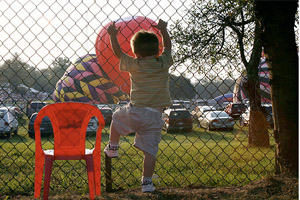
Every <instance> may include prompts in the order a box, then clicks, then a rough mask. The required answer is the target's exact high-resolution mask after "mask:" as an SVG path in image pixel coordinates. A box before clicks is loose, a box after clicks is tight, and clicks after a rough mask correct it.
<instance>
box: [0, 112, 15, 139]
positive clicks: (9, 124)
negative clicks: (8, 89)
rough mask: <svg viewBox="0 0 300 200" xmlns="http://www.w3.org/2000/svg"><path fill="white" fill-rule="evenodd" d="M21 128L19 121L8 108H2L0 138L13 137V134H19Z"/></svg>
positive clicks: (0, 113)
mask: <svg viewBox="0 0 300 200" xmlns="http://www.w3.org/2000/svg"><path fill="white" fill-rule="evenodd" d="M18 128H19V123H18V119H17V117H16V116H15V115H13V114H12V113H11V112H10V111H9V109H8V108H7V107H1V108H0V136H6V137H7V138H10V137H11V134H12V133H14V134H17V133H18Z"/></svg>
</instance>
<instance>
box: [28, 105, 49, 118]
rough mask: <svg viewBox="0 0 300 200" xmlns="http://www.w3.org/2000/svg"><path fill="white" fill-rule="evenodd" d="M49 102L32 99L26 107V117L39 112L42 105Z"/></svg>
mask: <svg viewBox="0 0 300 200" xmlns="http://www.w3.org/2000/svg"><path fill="white" fill-rule="evenodd" d="M48 104H49V103H47V102H43V101H32V102H30V103H29V104H28V105H27V107H26V115H27V116H28V118H30V117H31V115H32V114H33V113H35V112H39V111H40V110H41V109H42V108H43V107H44V106H46V105H48Z"/></svg>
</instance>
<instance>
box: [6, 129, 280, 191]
mask: <svg viewBox="0 0 300 200" xmlns="http://www.w3.org/2000/svg"><path fill="white" fill-rule="evenodd" d="M108 131H109V127H106V128H105V129H104V130H103V133H102V149H103V148H104V147H105V145H106V144H107V141H108V136H109V135H108ZM271 131H272V130H270V135H271V134H272V132H271ZM94 139H95V138H94V136H89V140H90V142H88V143H87V146H90V147H91V143H92V142H93V141H94ZM121 139H122V141H121V149H120V157H119V159H112V178H113V188H129V187H130V188H132V187H139V181H140V178H141V174H142V163H143V154H142V152H140V151H138V150H137V149H136V148H134V147H133V140H134V134H132V135H129V136H127V137H122V138H121ZM247 141H248V140H247V127H243V128H241V127H239V126H237V125H236V126H235V129H234V131H233V132H229V131H205V130H204V129H202V128H199V127H197V126H196V124H195V125H194V130H193V131H192V132H190V133H172V134H168V133H166V132H163V134H162V141H161V143H160V146H159V147H160V148H159V152H158V155H157V164H156V168H155V174H157V175H158V176H159V180H154V181H155V182H156V183H158V182H159V185H158V186H157V187H166V186H171V187H172V186H188V185H193V184H195V185H208V186H229V185H244V184H247V183H249V182H251V181H254V180H257V179H260V178H262V177H265V176H270V175H273V174H274V159H275V158H274V156H275V155H274V147H273V146H274V144H275V142H274V139H273V137H271V139H270V143H271V148H255V147H251V148H250V147H248V145H247ZM43 145H44V147H45V148H52V147H53V138H44V139H43ZM0 147H1V150H0V153H1V154H0V156H1V158H0V160H1V161H0V170H1V174H0V180H1V181H0V193H1V194H8V195H9V194H24V195H29V196H30V195H33V191H34V151H35V143H34V140H33V139H31V138H29V137H28V134H27V130H26V124H25V125H24V127H22V128H20V129H19V133H18V136H14V137H13V138H11V139H9V140H7V139H1V140H0ZM104 167H105V162H104V153H102V167H101V168H102V169H101V173H102V185H103V187H102V190H104V189H105V175H104V170H105V168H104ZM66 190H68V191H72V192H74V193H78V194H83V193H88V184H87V176H86V167H85V163H84V161H56V162H55V163H54V167H53V172H52V177H51V189H50V194H56V193H60V192H62V191H66Z"/></svg>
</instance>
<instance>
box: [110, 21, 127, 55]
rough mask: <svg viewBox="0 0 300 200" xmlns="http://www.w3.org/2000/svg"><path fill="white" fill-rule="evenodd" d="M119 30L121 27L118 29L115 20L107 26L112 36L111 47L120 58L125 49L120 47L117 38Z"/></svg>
mask: <svg viewBox="0 0 300 200" xmlns="http://www.w3.org/2000/svg"><path fill="white" fill-rule="evenodd" d="M119 30H120V27H119V28H118V29H116V26H115V22H113V24H112V25H110V26H109V27H108V28H107V32H108V34H109V36H110V44H111V48H112V50H113V52H114V54H115V55H116V56H117V57H118V58H119V59H120V58H121V55H122V54H123V51H122V49H121V47H120V44H119V41H118V38H117V34H118V32H119Z"/></svg>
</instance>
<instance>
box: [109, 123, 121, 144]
mask: <svg viewBox="0 0 300 200" xmlns="http://www.w3.org/2000/svg"><path fill="white" fill-rule="evenodd" d="M112 123H113V122H112ZM109 141H110V142H111V143H113V144H119V141H120V135H119V133H118V132H117V130H116V128H115V126H114V125H113V124H112V125H111V126H110V135H109Z"/></svg>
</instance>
